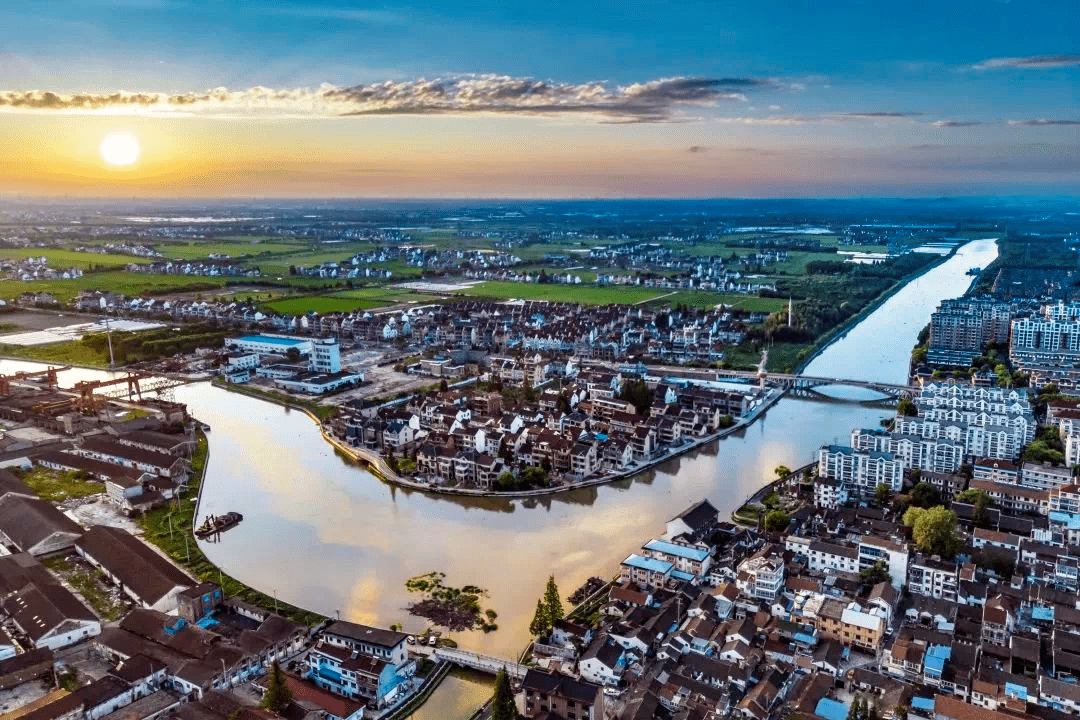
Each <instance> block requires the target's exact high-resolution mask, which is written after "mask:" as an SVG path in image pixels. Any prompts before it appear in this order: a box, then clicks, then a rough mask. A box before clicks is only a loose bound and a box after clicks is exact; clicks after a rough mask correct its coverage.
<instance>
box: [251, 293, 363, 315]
mask: <svg viewBox="0 0 1080 720" xmlns="http://www.w3.org/2000/svg"><path fill="white" fill-rule="evenodd" d="M382 304H384V303H380V302H378V301H377V300H360V299H358V298H343V297H333V296H331V295H314V296H307V297H297V298H288V299H286V300H275V301H273V302H270V303H267V305H266V306H267V307H268V308H270V309H271V310H273V311H275V312H279V313H282V314H284V315H303V314H304V313H308V312H311V311H312V310H314V311H315V312H317V313H320V314H322V313H333V312H351V311H353V310H359V309H361V308H371V307H378V306H379V305H382Z"/></svg>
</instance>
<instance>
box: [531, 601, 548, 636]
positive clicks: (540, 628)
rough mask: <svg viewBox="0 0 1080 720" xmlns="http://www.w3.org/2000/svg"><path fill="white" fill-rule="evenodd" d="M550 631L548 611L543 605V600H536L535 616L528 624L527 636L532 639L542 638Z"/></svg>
mask: <svg viewBox="0 0 1080 720" xmlns="http://www.w3.org/2000/svg"><path fill="white" fill-rule="evenodd" d="M550 630H551V624H550V623H549V622H548V611H547V607H546V606H545V605H544V599H543V598H537V599H536V614H535V615H533V619H532V622H531V623H529V634H530V635H532V636H533V637H543V636H545V635H547V634H548V632H549V631H550Z"/></svg>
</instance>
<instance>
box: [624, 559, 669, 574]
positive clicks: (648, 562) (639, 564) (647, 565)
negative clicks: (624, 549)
mask: <svg viewBox="0 0 1080 720" xmlns="http://www.w3.org/2000/svg"><path fill="white" fill-rule="evenodd" d="M623 565H629V566H630V567H634V568H638V569H640V570H648V571H649V572H660V573H665V572H668V571H669V570H671V568H672V565H671V563H669V562H665V561H663V560H657V559H655V558H647V557H642V556H640V555H631V556H630V557H628V558H626V559H625V560H623Z"/></svg>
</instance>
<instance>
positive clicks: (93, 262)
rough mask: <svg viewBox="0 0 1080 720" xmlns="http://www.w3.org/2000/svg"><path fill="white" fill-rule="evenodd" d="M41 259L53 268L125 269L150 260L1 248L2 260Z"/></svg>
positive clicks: (70, 252)
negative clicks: (127, 266)
mask: <svg viewBox="0 0 1080 720" xmlns="http://www.w3.org/2000/svg"><path fill="white" fill-rule="evenodd" d="M28 257H34V258H40V257H43V258H45V259H46V260H48V261H49V267H53V268H63V269H66V268H72V267H75V268H79V269H80V270H88V269H89V268H91V267H124V266H125V265H127V264H129V263H140V264H141V263H148V262H150V259H149V258H142V257H135V256H134V255H106V254H104V253H92V252H79V251H78V250H62V249H60V248H0V258H19V259H22V258H28Z"/></svg>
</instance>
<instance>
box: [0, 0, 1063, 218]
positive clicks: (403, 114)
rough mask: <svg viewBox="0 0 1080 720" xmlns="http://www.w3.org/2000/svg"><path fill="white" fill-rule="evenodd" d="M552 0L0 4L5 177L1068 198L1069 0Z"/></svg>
mask: <svg viewBox="0 0 1080 720" xmlns="http://www.w3.org/2000/svg"><path fill="white" fill-rule="evenodd" d="M219 5H220V7H219ZM550 5H551V4H542V3H536V2H519V1H517V0H506V1H504V2H500V3H491V4H488V5H487V6H486V7H485V6H479V7H478V5H477V4H476V3H455V2H445V1H444V2H427V3H422V4H421V3H412V4H395V3H390V4H384V5H371V4H360V3H334V2H314V3H303V2H282V1H274V0H269V1H267V2H261V3H213V2H205V1H203V0H81V1H78V2H75V1H72V2H68V1H65V0H57V1H54V2H40V3H34V4H25V5H22V6H20V7H0V23H2V27H3V28H4V33H3V35H4V43H3V45H2V46H0V143H2V147H3V148H4V156H5V162H4V163H0V193H3V194H25V195H34V194H40V195H65V196H76V197H77V196H95V197H97V196H118V197H119V196H148V197H153V196H162V197H295V196H304V197H375V198H380V197H392V198H400V197H445V198H468V197H489V198H500V197H527V198H558V197H568V198H575V197H850V196H935V195H983V194H989V195H995V194H1003V195H1016V194H1032V195H1053V194H1063V195H1080V40H1078V39H1077V37H1076V31H1075V29H1076V27H1078V26H1080V5H1077V4H1076V3H1073V2H1071V1H1066V0H1062V1H1061V2H1025V1H1023V0H1013V1H1012V2H1008V1H1002V0H980V1H975V0H970V1H968V0H957V1H952V2H950V1H944V2H941V3H936V4H934V5H932V6H930V5H920V6H918V7H917V6H916V4H915V3H895V4H893V3H881V4H879V3H869V2H847V1H843V2H841V1H832V2H830V1H822V2H816V3H802V2H798V3H796V2H777V1H770V0H761V1H757V2H722V1H715V0H714V1H712V2H708V1H700V2H699V1H694V0H690V1H684V2H679V3H660V2H634V1H633V0H624V1H623V2H588V1H584V2H576V3H558V4H555V7H552V6H550ZM894 5H895V7H894ZM886 6H887V9H886ZM901 6H903V7H901ZM107 137H108V138H110V142H112V141H115V139H116V138H117V137H119V138H121V140H122V141H131V140H133V141H136V142H137V147H138V152H137V153H134V154H129V155H126V156H124V157H126V158H127V161H125V163H120V164H117V163H115V162H114V161H115V159H116V155H115V153H113V154H112V155H111V156H110V154H109V153H108V152H105V156H106V157H110V161H109V162H106V160H105V157H103V154H102V150H101V145H102V141H103V140H104V139H105V138H107ZM110 147H115V142H113V145H112V146H110ZM132 158H134V159H132Z"/></svg>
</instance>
